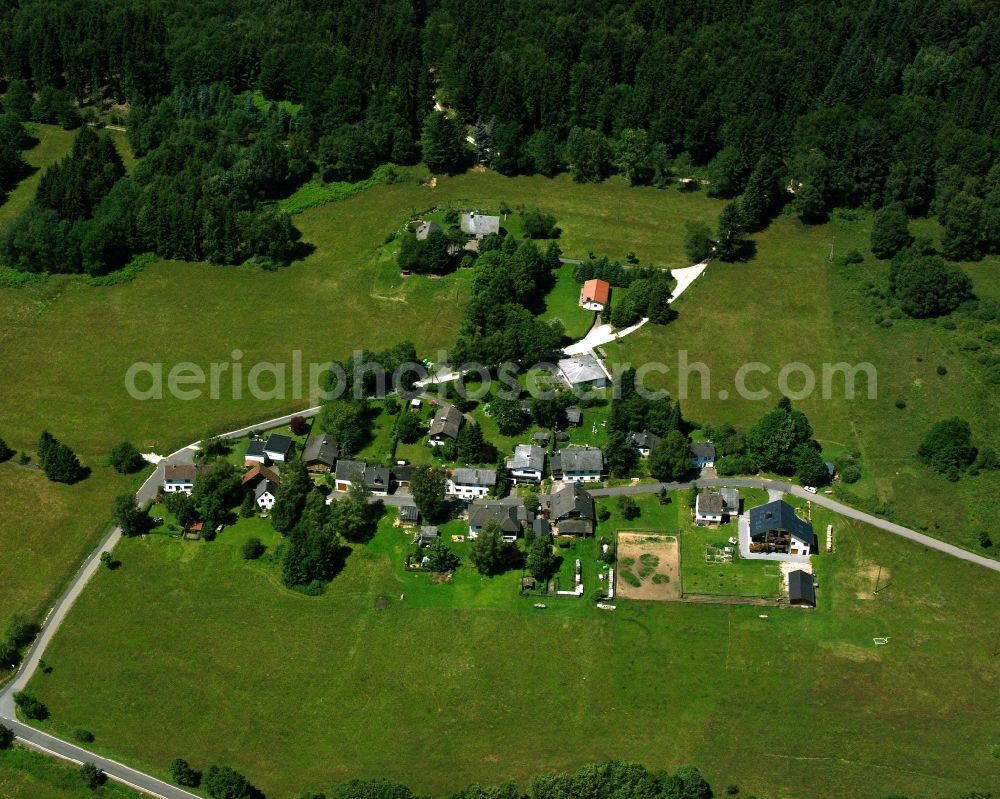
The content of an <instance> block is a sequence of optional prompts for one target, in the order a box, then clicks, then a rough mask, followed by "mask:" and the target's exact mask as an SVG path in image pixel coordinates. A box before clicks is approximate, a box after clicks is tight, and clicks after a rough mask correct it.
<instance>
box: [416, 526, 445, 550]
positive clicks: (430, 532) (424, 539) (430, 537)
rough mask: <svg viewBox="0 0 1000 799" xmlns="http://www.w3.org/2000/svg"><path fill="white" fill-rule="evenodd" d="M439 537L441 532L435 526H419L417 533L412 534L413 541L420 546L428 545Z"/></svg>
mask: <svg viewBox="0 0 1000 799" xmlns="http://www.w3.org/2000/svg"><path fill="white" fill-rule="evenodd" d="M440 537H441V534H440V533H439V532H438V529H437V527H433V526H430V525H424V526H423V527H421V528H420V530H419V531H418V532H417V534H416V535H415V536H413V543H414V544H416V545H417V546H420V547H429V546H430V545H431V544H433V543H434V542H435V541H437V540H438V538H440Z"/></svg>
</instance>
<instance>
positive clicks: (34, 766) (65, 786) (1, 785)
mask: <svg viewBox="0 0 1000 799" xmlns="http://www.w3.org/2000/svg"><path fill="white" fill-rule="evenodd" d="M0 796H3V797H4V799H93V798H94V797H96V799H139V794H137V793H136V792H135V791H131V790H129V789H128V788H126V787H124V786H122V785H119V784H118V783H116V782H106V783H105V784H104V785H101V786H100V787H98V788H96V789H94V790H91V789H90V788H88V787H87V786H86V785H85V784H84V782H83V780H82V779H81V777H80V769H79V767H78V766H74V765H71V764H69V763H63V762H62V761H60V760H55V759H54V758H51V757H48V756H47V755H43V754H40V753H38V752H32V751H29V750H27V749H8V750H5V751H0Z"/></svg>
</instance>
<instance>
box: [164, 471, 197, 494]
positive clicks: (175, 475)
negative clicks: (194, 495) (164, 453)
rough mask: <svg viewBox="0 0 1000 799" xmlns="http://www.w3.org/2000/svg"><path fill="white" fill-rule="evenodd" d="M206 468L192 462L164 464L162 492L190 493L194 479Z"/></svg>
mask: <svg viewBox="0 0 1000 799" xmlns="http://www.w3.org/2000/svg"><path fill="white" fill-rule="evenodd" d="M206 468H207V467H205V466H197V465H195V464H193V463H168V464H166V465H165V466H164V467H163V492H164V493H165V494H175V493H177V492H178V491H181V492H183V493H185V494H190V493H191V492H192V491H193V490H194V481H195V480H197V479H198V475H199V474H201V473H202V472H203V471H204V470H205V469H206Z"/></svg>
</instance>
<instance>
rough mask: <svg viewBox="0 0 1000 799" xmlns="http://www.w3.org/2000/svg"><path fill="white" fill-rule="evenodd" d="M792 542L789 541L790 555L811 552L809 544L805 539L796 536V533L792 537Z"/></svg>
mask: <svg viewBox="0 0 1000 799" xmlns="http://www.w3.org/2000/svg"><path fill="white" fill-rule="evenodd" d="M791 539H792V540H791V542H790V543H789V550H788V554H789V555H808V554H809V544H808V543H806V542H805V541H803V540H802V539H801V538H796V537H795V536H794V535H793V536H792V537H791Z"/></svg>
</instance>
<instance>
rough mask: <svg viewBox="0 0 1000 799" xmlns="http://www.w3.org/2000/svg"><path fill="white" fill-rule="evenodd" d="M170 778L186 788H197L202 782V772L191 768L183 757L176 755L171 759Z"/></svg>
mask: <svg viewBox="0 0 1000 799" xmlns="http://www.w3.org/2000/svg"><path fill="white" fill-rule="evenodd" d="M170 779H172V780H173V781H174V782H176V783H177V784H178V785H183V786H184V787H185V788H197V787H198V783H200V782H201V774H200V773H199V772H197V771H195V770H194V769H193V768H191V764H190V763H188V762H187V761H186V760H185V759H184V758H183V757H175V758H174V759H173V760H171V761H170Z"/></svg>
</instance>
